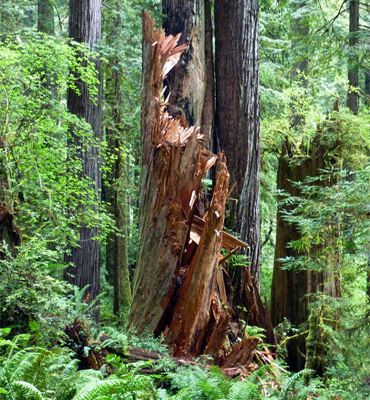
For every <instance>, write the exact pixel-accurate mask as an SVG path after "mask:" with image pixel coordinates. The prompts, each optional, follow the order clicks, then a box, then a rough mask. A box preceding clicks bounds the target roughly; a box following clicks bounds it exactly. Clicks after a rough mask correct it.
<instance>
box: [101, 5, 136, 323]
mask: <svg viewBox="0 0 370 400" xmlns="http://www.w3.org/2000/svg"><path fill="white" fill-rule="evenodd" d="M114 7H115V12H116V15H115V19H114V22H113V27H112V29H111V31H110V34H109V35H108V36H107V44H108V45H109V46H112V45H113V44H114V43H115V41H117V40H119V39H118V38H119V34H120V33H119V28H120V26H121V20H120V2H119V1H116V2H115V4H114ZM121 76H122V71H121V67H120V60H119V58H118V56H116V55H113V57H112V58H111V59H110V60H109V64H108V67H107V70H106V85H105V98H106V101H107V103H108V104H109V107H108V109H107V114H106V116H105V120H106V121H107V124H108V127H107V128H106V137H107V142H108V152H109V158H110V156H111V157H112V158H113V159H114V160H115V162H114V164H113V165H112V170H111V172H110V174H109V176H108V180H109V184H108V186H106V187H105V195H106V200H107V202H108V203H109V204H110V211H111V213H112V214H113V215H114V219H115V225H116V228H117V231H116V232H112V233H111V234H110V235H109V240H108V244H107V247H106V266H107V272H108V281H109V283H110V284H112V285H113V287H114V299H113V311H114V313H115V314H116V315H118V314H119V313H120V311H121V306H123V307H125V308H126V310H128V308H129V307H130V305H131V285H130V276H129V266H128V244H127V243H128V229H127V213H128V204H127V203H128V201H127V188H128V178H127V168H126V162H125V161H126V160H125V156H124V147H123V146H124V143H125V137H124V135H125V133H126V132H125V128H124V123H123V121H122V116H121V109H122V106H123V101H122V94H121Z"/></svg>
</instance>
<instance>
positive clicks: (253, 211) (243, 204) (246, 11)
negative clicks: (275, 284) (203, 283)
mask: <svg viewBox="0 0 370 400" xmlns="http://www.w3.org/2000/svg"><path fill="white" fill-rule="evenodd" d="M230 27H232V29H230ZM215 32H216V64H215V65H216V135H217V139H218V140H219V144H220V147H221V149H222V150H224V151H225V154H226V157H227V159H228V169H229V171H230V180H231V183H234V182H236V183H237V185H236V188H235V190H234V192H233V193H232V195H231V197H232V199H230V200H229V213H230V214H229V218H228V219H227V221H226V225H227V226H229V227H231V228H236V229H237V231H239V232H240V234H241V238H242V240H243V241H245V242H247V243H248V244H249V246H250V250H249V261H250V271H251V273H252V275H253V277H254V279H255V280H256V282H257V284H258V282H259V276H260V266H259V251H260V220H259V181H260V132H259V127H260V100H259V70H258V2H257V0H241V1H233V2H230V1H227V0H216V1H215ZM233 286H234V296H233V304H234V305H238V306H241V307H244V306H245V301H244V293H243V292H244V288H245V274H244V273H243V271H242V270H241V269H240V268H239V270H238V271H235V278H234V281H233Z"/></svg>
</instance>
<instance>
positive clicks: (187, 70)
mask: <svg viewBox="0 0 370 400" xmlns="http://www.w3.org/2000/svg"><path fill="white" fill-rule="evenodd" d="M162 11H163V14H164V15H165V21H164V23H163V28H164V29H165V31H166V33H167V34H171V35H176V34H178V33H180V32H181V38H180V44H187V45H188V46H189V47H188V49H187V50H186V51H185V52H184V53H183V54H182V56H181V61H180V62H179V64H177V65H176V66H175V67H174V69H173V70H172V71H171V72H170V73H169V74H168V77H167V79H166V81H165V85H167V86H168V87H167V91H168V92H169V93H170V98H169V102H170V104H171V106H170V107H169V109H168V111H169V113H170V114H171V115H172V116H175V117H180V118H182V119H183V120H184V121H186V122H187V123H188V124H189V125H195V124H198V125H199V127H200V128H201V134H202V135H203V136H204V142H205V143H204V144H205V147H206V148H207V149H210V148H211V143H212V136H213V135H212V130H213V113H214V86H213V82H214V76H213V50H212V21H211V6H210V1H209V0H189V1H183V0H162Z"/></svg>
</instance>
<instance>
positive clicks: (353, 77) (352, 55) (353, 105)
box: [347, 0, 360, 115]
mask: <svg viewBox="0 0 370 400" xmlns="http://www.w3.org/2000/svg"><path fill="white" fill-rule="evenodd" d="M359 30H360V2H359V1H358V0H350V3H349V49H348V51H349V57H348V83H349V89H348V93H347V106H348V108H349V109H350V110H351V111H352V112H353V114H354V115H357V114H358V99H359V97H358V93H357V88H358V56H357V49H356V46H357V44H358V32H359Z"/></svg>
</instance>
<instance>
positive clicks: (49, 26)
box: [37, 0, 54, 35]
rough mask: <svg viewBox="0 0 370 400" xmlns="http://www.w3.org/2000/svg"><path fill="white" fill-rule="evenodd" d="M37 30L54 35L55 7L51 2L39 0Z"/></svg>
mask: <svg viewBox="0 0 370 400" xmlns="http://www.w3.org/2000/svg"><path fill="white" fill-rule="evenodd" d="M37 30H38V31H39V32H44V33H46V34H48V35H54V6H53V4H52V2H51V1H50V0H38V22H37Z"/></svg>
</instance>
